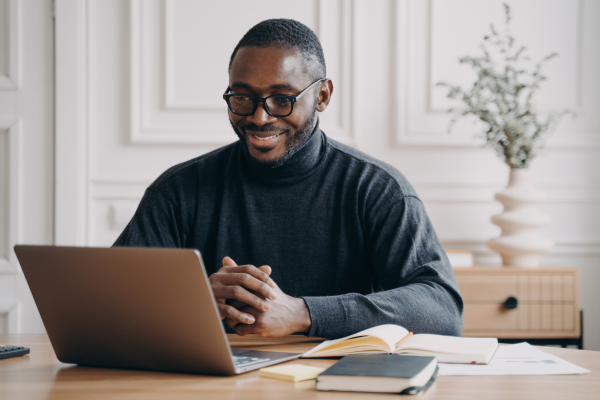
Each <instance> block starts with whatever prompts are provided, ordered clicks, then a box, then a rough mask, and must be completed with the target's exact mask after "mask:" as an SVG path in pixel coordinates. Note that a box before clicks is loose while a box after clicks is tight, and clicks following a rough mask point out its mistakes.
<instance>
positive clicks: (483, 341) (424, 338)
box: [395, 334, 498, 356]
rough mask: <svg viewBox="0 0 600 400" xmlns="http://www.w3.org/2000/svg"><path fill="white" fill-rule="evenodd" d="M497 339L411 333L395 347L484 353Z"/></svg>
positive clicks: (436, 351) (496, 343)
mask: <svg viewBox="0 0 600 400" xmlns="http://www.w3.org/2000/svg"><path fill="white" fill-rule="evenodd" d="M497 346H498V340H497V339H495V338H467V337H455V336H443V335H428V334H419V335H413V336H412V337H411V338H410V339H408V340H407V341H406V342H405V343H403V344H402V345H400V346H399V347H398V349H396V351H395V352H396V353H398V352H400V351H402V350H427V351H431V352H435V353H448V354H465V355H482V356H483V355H485V354H487V353H488V352H489V351H490V348H494V349H495V348H496V347H497Z"/></svg>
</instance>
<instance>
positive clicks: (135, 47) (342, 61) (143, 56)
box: [129, 0, 354, 146]
mask: <svg viewBox="0 0 600 400" xmlns="http://www.w3.org/2000/svg"><path fill="white" fill-rule="evenodd" d="M316 6H317V7H316V8H317V10H316V11H317V12H316V13H317V15H316V20H317V27H316V32H317V34H318V35H319V36H320V37H322V42H323V44H324V47H325V46H330V47H331V48H332V49H338V48H339V49H341V54H340V56H339V59H336V60H334V62H332V63H331V64H336V65H337V67H338V68H337V69H338V73H339V75H340V77H341V82H340V83H341V84H340V85H339V86H337V87H336V89H337V90H336V92H337V91H340V92H341V93H340V94H341V95H340V96H337V97H338V98H339V103H340V106H339V107H337V106H332V107H330V109H331V110H329V113H336V115H330V114H327V113H326V114H323V115H322V119H323V121H324V124H323V125H322V126H323V127H324V130H325V131H326V132H327V134H328V135H329V136H331V137H332V138H334V139H336V140H339V141H341V142H344V143H346V144H353V143H354V138H353V135H352V129H351V128H352V125H351V118H352V98H351V93H350V91H351V82H352V79H353V75H352V62H351V59H352V55H353V49H352V47H353V40H352V24H353V18H354V12H353V10H354V1H353V0H352V1H344V0H338V1H336V2H334V1H324V0H317V1H316ZM153 7H154V8H156V7H159V8H160V9H161V10H162V14H161V13H160V12H157V10H155V9H154V8H153ZM168 13H169V1H168V0H160V1H159V2H155V3H151V2H147V1H143V0H130V81H131V82H130V124H129V125H130V134H129V139H130V142H131V143H133V144H173V145H181V144H194V145H205V146H219V145H226V144H228V143H230V142H231V141H232V139H234V136H233V133H232V131H231V127H230V126H229V123H228V117H227V108H226V106H225V104H223V106H222V107H214V106H205V107H199V106H190V105H187V106H186V105H185V104H183V105H182V104H177V103H176V102H174V101H173V99H172V98H171V97H170V96H169V91H168V88H167V85H168V77H169V73H168V70H169V61H168V54H169V49H168V43H169V38H168V34H169V26H168ZM151 21H154V22H152V23H153V26H154V27H155V28H156V27H159V28H160V29H149V28H148V26H147V25H148V24H149V23H150V22H151ZM332 21H334V22H335V23H332ZM151 34H152V35H155V36H156V37H155V39H156V40H154V41H149V40H150V35H151ZM152 43H154V44H155V45H156V43H158V47H159V49H158V50H157V49H154V50H152V52H153V53H152V54H150V52H149V46H150V45H151V44H152ZM156 51H158V53H157V54H159V55H162V58H161V57H158V58H159V59H161V60H160V61H157V60H155V59H156V57H157V56H156V54H154V53H155V52H156ZM157 63H158V64H160V68H159V70H160V69H162V71H160V72H158V75H159V76H158V77H157V79H149V78H148V74H150V72H148V71H149V68H150V67H149V66H153V65H154V67H156V66H157ZM154 67H153V68H154ZM153 74H156V72H153ZM145 79H149V80H148V82H150V84H153V83H155V84H158V85H159V86H160V90H148V89H147V85H146V84H145V81H144V80H145ZM157 93H160V94H159V95H158V98H156V96H157ZM161 97H162V98H161ZM336 107H337V109H336ZM173 121H175V122H173Z"/></svg>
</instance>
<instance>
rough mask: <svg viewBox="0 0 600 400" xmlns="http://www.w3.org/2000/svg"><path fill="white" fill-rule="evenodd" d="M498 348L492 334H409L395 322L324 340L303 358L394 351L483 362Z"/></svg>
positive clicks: (441, 358)
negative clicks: (491, 336) (456, 335)
mask: <svg viewBox="0 0 600 400" xmlns="http://www.w3.org/2000/svg"><path fill="white" fill-rule="evenodd" d="M497 348H498V339H496V338H465V337H455V336H443V335H432V334H418V335H413V334H412V332H409V331H408V330H406V329H405V328H403V327H401V326H398V325H391V324H387V325H379V326H376V327H373V328H369V329H365V330H364V331H361V332H357V333H355V334H353V335H350V336H346V337H344V338H341V339H336V340H327V341H325V342H323V343H321V344H320V345H318V346H316V347H315V348H314V349H312V350H310V351H308V352H306V353H304V354H303V355H302V357H303V358H324V357H343V356H347V355H349V354H382V353H394V354H404V355H421V356H432V357H436V358H437V361H438V362H442V363H461V364H487V363H489V362H490V360H491V359H492V356H493V355H494V353H495V352H496V349H497Z"/></svg>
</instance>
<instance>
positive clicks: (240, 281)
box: [215, 273, 277, 301]
mask: <svg viewBox="0 0 600 400" xmlns="http://www.w3.org/2000/svg"><path fill="white" fill-rule="evenodd" d="M220 275H221V276H219V277H218V278H215V279H218V281H219V283H220V284H221V285H225V286H227V285H233V286H241V287H243V288H246V289H250V290H254V291H255V292H257V293H258V294H259V295H261V296H265V298H267V299H270V300H275V299H276V298H277V293H275V291H274V290H273V289H272V288H271V287H270V286H269V285H267V284H266V283H264V282H262V281H259V280H258V279H256V278H255V277H253V276H252V275H249V274H246V273H231V274H220ZM273 284H275V282H273ZM215 296H216V297H224V296H217V294H215ZM229 298H230V299H238V300H241V301H244V300H242V299H240V298H238V297H229Z"/></svg>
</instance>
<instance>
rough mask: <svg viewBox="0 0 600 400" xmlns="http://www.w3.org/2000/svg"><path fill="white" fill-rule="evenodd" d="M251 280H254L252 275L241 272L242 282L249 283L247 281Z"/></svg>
mask: <svg viewBox="0 0 600 400" xmlns="http://www.w3.org/2000/svg"><path fill="white" fill-rule="evenodd" d="M251 280H252V277H251V276H250V275H248V274H241V275H240V282H241V283H244V284H247V283H249V282H250V281H251Z"/></svg>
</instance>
